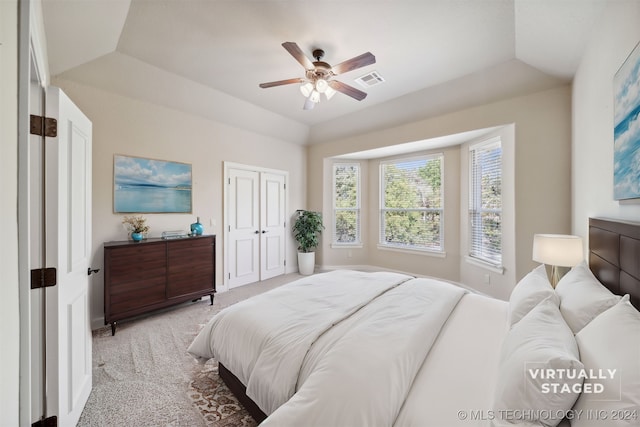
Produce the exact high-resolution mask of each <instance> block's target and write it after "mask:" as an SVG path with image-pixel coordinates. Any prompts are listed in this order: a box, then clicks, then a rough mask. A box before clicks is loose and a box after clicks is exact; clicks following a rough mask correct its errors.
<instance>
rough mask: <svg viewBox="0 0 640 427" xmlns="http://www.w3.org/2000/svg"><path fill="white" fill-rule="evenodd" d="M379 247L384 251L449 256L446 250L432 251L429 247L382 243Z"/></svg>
mask: <svg viewBox="0 0 640 427" xmlns="http://www.w3.org/2000/svg"><path fill="white" fill-rule="evenodd" d="M378 249H380V250H382V251H391V252H401V253H405V254H413V255H427V256H432V257H436V258H446V257H447V253H446V252H444V251H432V250H428V249H409V248H396V247H393V246H387V245H380V244H378Z"/></svg>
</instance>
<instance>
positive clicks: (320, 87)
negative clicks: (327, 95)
mask: <svg viewBox="0 0 640 427" xmlns="http://www.w3.org/2000/svg"><path fill="white" fill-rule="evenodd" d="M328 87H329V83H327V81H326V80H325V79H318V80H317V81H316V90H317V91H318V92H320V93H324V91H325V90H327V88H328Z"/></svg>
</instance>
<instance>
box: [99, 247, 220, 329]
mask: <svg viewBox="0 0 640 427" xmlns="http://www.w3.org/2000/svg"><path fill="white" fill-rule="evenodd" d="M215 259H216V236H197V237H186V238H182V239H169V240H163V239H146V240H143V241H141V242H133V241H123V242H107V243H105V244H104V323H105V325H106V324H109V323H111V333H112V334H113V335H115V333H116V323H117V322H118V321H119V320H123V319H126V318H129V317H133V316H137V315H140V314H144V313H148V312H150V311H152V310H156V309H159V308H163V307H168V306H171V305H174V304H180V303H182V302H185V301H189V300H196V299H199V298H200V297H202V296H205V295H209V296H210V298H211V304H213V294H214V293H215V291H216V266H215Z"/></svg>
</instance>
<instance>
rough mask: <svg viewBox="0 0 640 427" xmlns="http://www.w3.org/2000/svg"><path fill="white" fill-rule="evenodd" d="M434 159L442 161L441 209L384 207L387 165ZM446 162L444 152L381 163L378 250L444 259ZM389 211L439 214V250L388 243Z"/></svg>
mask: <svg viewBox="0 0 640 427" xmlns="http://www.w3.org/2000/svg"><path fill="white" fill-rule="evenodd" d="M433 159H438V160H439V161H440V208H410V209H399V208H386V207H385V206H384V204H385V201H386V199H385V191H386V185H385V179H384V178H385V177H384V166H385V165H389V164H398V163H403V162H416V161H420V160H425V161H429V160H433ZM444 160H445V156H444V152H438V153H430V154H420V155H416V156H407V157H401V158H393V159H388V160H382V161H380V163H379V166H378V167H379V185H378V188H379V191H380V194H379V203H378V215H379V221H378V225H379V227H378V249H383V250H391V251H398V252H406V253H416V252H417V253H422V254H425V255H432V256H437V257H444V256H445V255H446V253H445V235H444V222H445V218H444V206H445V195H444V185H445V172H444V163H445V162H444ZM387 211H414V212H416V211H417V212H438V213H439V218H440V230H439V236H440V242H439V243H440V244H439V248H437V249H436V248H428V247H419V246H412V245H407V244H404V245H403V244H392V243H387V242H386V241H385V239H384V236H385V226H386V223H385V212H387Z"/></svg>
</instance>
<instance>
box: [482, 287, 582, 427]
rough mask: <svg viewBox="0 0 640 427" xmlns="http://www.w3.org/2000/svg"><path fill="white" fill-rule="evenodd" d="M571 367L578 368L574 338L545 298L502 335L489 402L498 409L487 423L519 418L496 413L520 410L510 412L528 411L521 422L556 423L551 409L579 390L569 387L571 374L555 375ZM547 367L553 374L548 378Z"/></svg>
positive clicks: (573, 382)
mask: <svg viewBox="0 0 640 427" xmlns="http://www.w3.org/2000/svg"><path fill="white" fill-rule="evenodd" d="M574 369H575V370H581V369H582V363H580V360H578V346H577V345H576V341H575V338H574V336H573V333H572V332H571V329H569V327H568V326H567V324H566V323H565V321H564V319H563V318H562V315H561V314H560V311H559V309H558V307H557V306H556V304H555V302H553V301H552V300H551V299H546V300H544V301H542V302H541V303H540V304H538V305H537V306H536V307H534V308H533V309H532V310H531V311H530V312H529V313H528V314H527V315H526V316H524V317H523V318H522V319H521V320H520V321H519V322H518V323H516V324H515V325H513V327H512V328H511V330H510V331H509V332H508V333H507V336H506V337H505V339H504V342H503V344H502V354H501V360H500V366H499V371H498V378H497V381H496V388H495V397H494V404H493V408H494V413H495V414H498V415H497V416H496V418H495V419H494V420H493V421H492V425H494V426H505V425H510V424H511V423H523V420H521V419H518V418H517V417H511V418H509V417H502V416H500V414H507V413H514V411H525V412H515V413H526V414H528V416H529V417H533V419H527V420H526V421H528V424H527V425H534V426H556V425H557V424H558V423H559V422H560V421H561V420H562V418H563V416H564V415H562V416H560V417H559V418H558V417H556V416H555V415H556V414H564V413H565V412H566V411H568V410H570V409H571V407H572V406H573V404H574V403H575V401H576V399H577V398H578V395H579V393H580V389H577V390H576V389H575V387H578V388H579V387H580V386H581V385H582V379H581V378H576V377H575V376H574V378H572V379H568V378H566V376H564V375H563V378H562V379H558V378H557V377H558V376H560V375H559V374H560V373H565V372H568V370H574ZM551 371H553V373H554V374H555V376H556V378H553V379H551V378H549V372H551ZM543 374H544V375H543ZM565 387H568V389H565ZM549 414H551V415H552V416H551V415H549Z"/></svg>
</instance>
